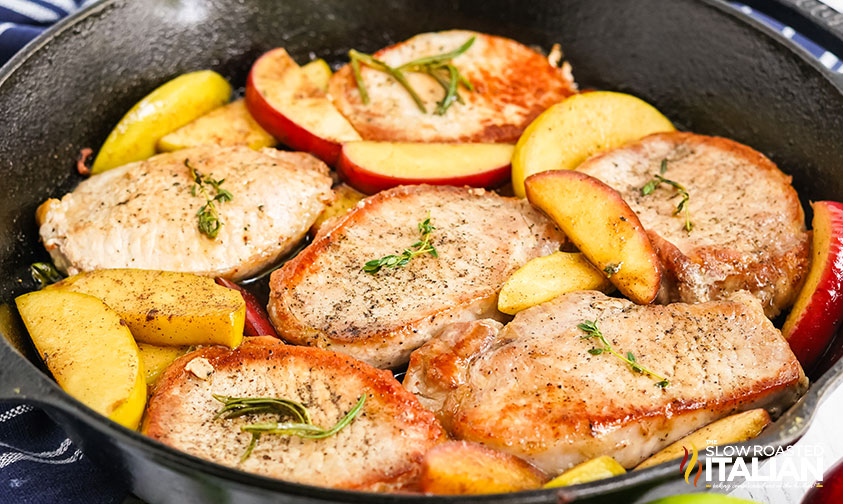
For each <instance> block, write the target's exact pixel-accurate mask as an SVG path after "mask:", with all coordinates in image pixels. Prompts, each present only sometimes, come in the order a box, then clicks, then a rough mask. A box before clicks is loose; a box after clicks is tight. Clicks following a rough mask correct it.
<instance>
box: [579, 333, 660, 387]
mask: <svg viewBox="0 0 843 504" xmlns="http://www.w3.org/2000/svg"><path fill="white" fill-rule="evenodd" d="M577 329H579V330H580V331H583V332H584V333H585V335H584V336H580V339H592V338H594V339H596V340H598V341H599V342H600V344H601V345H602V346H600V347H596V348H591V349H589V350H588V353H590V354H591V355H600V354H602V353H604V352H608V353H610V354H612V355H614V356H615V357H617V358H618V359H620V360H622V361H624V362H626V363H627V364H628V365H629V367H630V368H631V369H632V370H633V371H634V372H636V373H641V374H646V375H647V376H649V377H650V378H653V379H655V380H658V382H656V387H659V388H665V387H667V386H668V385H670V382H669V381H668V380H667V378H665V377H663V376H661V375H657V374H656V373H654V372H652V371H650V370H649V369H647V368H645V367H644V366H642V365H641V364H639V363H638V361H637V360H636V359H635V355H634V354H633V353H632V352H627V353H626V355H621V354H620V353H618V352H616V351H615V350H614V349H613V348H612V345H611V344H610V343H609V340H607V339H606V337H605V336H603V333H602V332H600V329H599V328H598V327H597V321H596V320H586V321H585V322H583V323H581V324H577Z"/></svg>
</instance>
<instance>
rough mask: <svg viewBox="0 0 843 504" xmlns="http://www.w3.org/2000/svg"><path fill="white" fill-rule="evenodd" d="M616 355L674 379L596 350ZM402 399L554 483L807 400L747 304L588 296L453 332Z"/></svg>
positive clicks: (409, 379)
mask: <svg viewBox="0 0 843 504" xmlns="http://www.w3.org/2000/svg"><path fill="white" fill-rule="evenodd" d="M587 320H590V321H596V324H597V326H598V329H599V330H600V331H601V332H602V334H603V335H604V336H605V337H606V339H607V340H608V341H609V343H610V344H611V345H612V348H613V349H614V350H616V351H617V352H619V353H621V354H622V355H626V353H627V352H632V354H633V355H634V357H635V358H636V360H637V362H638V363H639V364H640V365H642V366H644V367H646V368H648V369H649V370H651V371H653V372H654V373H657V374H660V375H662V376H663V377H665V378H667V380H668V381H669V384H668V385H667V387H666V388H660V387H659V386H657V385H656V384H657V381H658V379H654V378H653V377H651V376H648V375H646V374H640V373H637V372H634V371H633V370H632V369H631V367H630V366H629V365H628V364H627V363H625V362H624V361H623V360H621V359H619V358H617V357H615V356H614V355H612V354H610V353H608V352H603V353H602V354H600V355H592V354H590V353H589V350H590V349H593V348H599V347H601V346H602V345H601V344H600V343H599V342H598V341H596V340H594V339H583V336H586V333H585V332H584V331H582V330H580V329H579V328H577V325H578V324H580V323H583V322H585V321H587ZM404 386H405V387H406V388H407V389H408V390H410V391H411V392H413V393H415V394H416V395H417V396H418V397H419V399H420V400H421V402H422V404H423V405H424V406H425V407H427V408H429V409H431V410H432V411H434V412H435V413H436V415H437V417H438V418H439V419H440V421H441V422H442V424H443V426H444V427H445V429H446V430H448V431H449V433H450V434H451V435H452V436H454V437H455V438H457V439H465V440H469V441H476V442H480V443H483V444H485V445H487V446H490V447H492V448H497V449H499V450H502V451H506V452H509V453H512V454H514V455H518V456H521V457H523V458H525V459H527V460H529V461H531V462H533V463H534V464H536V465H537V466H538V467H539V468H541V469H543V470H544V471H546V472H548V473H550V474H557V473H559V472H561V471H563V470H565V469H567V468H568V467H570V466H572V465H574V464H577V463H579V462H582V461H584V460H587V459H590V458H593V457H598V456H601V455H611V456H612V457H614V458H615V459H616V460H617V461H618V462H620V463H621V464H622V465H623V466H625V467H633V466H635V465H636V464H638V463H639V462H641V461H642V460H644V459H645V458H646V457H648V456H649V455H651V454H652V453H654V452H656V451H657V450H659V449H660V448H663V447H665V446H667V445H668V444H670V443H672V442H673V441H676V440H677V439H679V438H681V437H683V436H685V435H686V434H688V433H689V432H691V431H694V430H696V429H698V428H699V427H702V426H703V425H706V424H708V423H710V422H712V421H714V420H717V419H719V418H721V417H724V416H726V415H729V414H731V413H735V412H738V411H743V410H747V409H752V408H759V407H764V408H768V409H773V410H774V411H773V412H774V413H775V412H776V411H775V410H776V409H778V408H786V407H787V406H789V405H790V404H792V403H793V402H794V401H795V400H796V399H797V398H798V397H799V396H800V395H801V394H802V393H803V392H804V390H805V388H806V387H807V380H806V379H805V375H804V373H803V372H802V368H801V367H800V365H799V362H798V361H797V360H796V357H794V355H793V352H791V351H790V347H788V344H787V342H786V341H785V339H784V338H783V337H782V335H781V333H779V331H778V330H777V329H776V328H775V327H773V324H772V323H771V322H770V320H769V319H767V317H766V316H764V311H763V310H762V308H761V303H760V302H759V301H758V300H757V299H756V298H754V297H753V296H752V295H750V294H749V293H746V292H738V293H735V294H732V295H731V296H730V297H729V298H728V300H725V301H716V302H708V303H700V304H694V305H688V304H683V303H677V304H671V305H667V306H659V305H648V306H640V305H635V304H633V303H632V302H630V301H627V300H625V299H617V298H612V297H608V296H606V295H604V294H601V293H599V292H595V291H578V292H572V293H569V294H564V295H562V296H559V297H557V298H556V299H554V300H552V301H550V302H547V303H544V304H541V305H538V306H534V307H532V308H529V309H527V310H524V311H522V312H519V313H518V315H516V316H515V318H514V319H513V320H512V322H510V323H509V324H507V325H506V326H504V327H502V326H501V325H500V323H498V322H496V321H493V320H480V321H474V322H468V323H460V324H454V325H452V326H450V327H448V328H447V329H445V330H444V331H443V332H442V333H441V334H440V335H439V336H438V337H436V338H434V339H433V340H431V341H430V342H428V343H427V344H426V345H424V346H423V347H421V348H420V349H418V350H416V351H415V352H414V353H413V355H412V357H411V359H410V367H409V369H408V371H407V376H406V378H405V379H404Z"/></svg>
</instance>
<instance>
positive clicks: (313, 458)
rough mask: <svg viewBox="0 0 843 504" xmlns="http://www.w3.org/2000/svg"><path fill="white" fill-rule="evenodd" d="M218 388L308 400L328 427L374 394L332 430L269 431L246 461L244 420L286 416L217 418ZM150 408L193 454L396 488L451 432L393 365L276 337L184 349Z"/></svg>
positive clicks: (306, 479) (170, 440)
mask: <svg viewBox="0 0 843 504" xmlns="http://www.w3.org/2000/svg"><path fill="white" fill-rule="evenodd" d="M267 340H270V342H269V343H266V341H267ZM272 340H274V341H275V342H276V343H272V342H271V341H272ZM212 394H219V395H223V396H230V397H272V398H283V399H289V400H294V401H298V402H300V403H302V404H303V405H304V406H305V407H306V408H307V410H308V413H309V414H310V416H311V419H312V422H313V424H314V425H318V426H321V427H323V428H330V427H331V426H333V425H334V424H335V423H336V422H337V421H338V420H339V419H341V418H342V417H343V416H345V415H346V413H348V412H349V411H350V410H351V409H352V408H353V407H354V406H355V404H356V403H357V401H358V399H359V398H360V396H361V395H363V394H366V400H365V402H364V404H363V409H362V410H361V411H360V412H359V413H358V414H357V415H356V416H355V417H354V419H353V420H352V421H351V423H350V424H348V425H347V426H346V427H344V428H343V429H342V430H340V431H339V432H338V433H336V434H334V435H332V436H329V437H326V438H324V439H304V438H300V437H296V436H285V435H280V434H263V435H262V436H261V437H260V439H259V440H258V442H257V444H256V445H255V448H254V451H253V452H252V454H251V455H250V456H249V457H248V458H247V459H245V460H244V461H243V462H240V458H241V457H242V456H243V454H244V452H245V450H246V448H247V446H248V444H249V441H250V439H251V435H250V434H248V433H244V432H241V430H240V427H241V426H243V425H245V424H249V423H257V422H278V421H279V417H278V416H277V415H272V414H253V415H244V416H241V417H238V418H232V419H225V418H218V419H216V420H215V419H214V415H215V414H216V412H217V411H218V410H219V409H220V408H221V407H222V404H221V403H220V402H219V401H217V400H216V399H214V398H213V396H212ZM146 415H147V416H146V420H145V422H144V432H145V433H146V434H147V435H148V436H150V437H152V438H153V439H156V440H158V441H161V442H162V443H165V444H168V445H170V446H172V447H174V448H178V449H179V450H183V451H185V452H187V453H190V454H191V455H195V456H197V457H201V458H204V459H207V460H211V461H213V462H216V463H219V464H223V465H227V466H231V467H236V468H238V469H242V470H244V471H249V472H254V473H258V474H262V475H265V476H271V477H274V478H279V479H283V480H287V481H293V482H296V483H305V484H309V485H320V486H327V487H335V488H346V489H357V490H370V491H394V490H400V489H402V488H404V487H405V486H406V485H408V484H411V483H413V482H414V480H415V479H416V477H417V476H418V473H419V471H420V468H421V462H422V458H423V456H424V454H425V452H427V450H428V449H429V448H430V447H432V446H433V445H434V444H436V443H438V442H439V441H441V440H442V438H443V433H442V429H441V427H440V426H439V423H438V422H437V421H436V419H435V418H434V417H433V414H432V413H430V412H429V411H427V410H425V409H424V408H422V407H421V405H420V404H419V402H418V401H417V400H416V398H415V397H413V395H412V394H410V393H409V392H407V391H406V390H404V389H403V388H402V387H401V385H400V384H399V383H398V382H397V381H396V380H395V378H393V377H392V374H391V373H390V372H389V371H380V370H377V369H374V368H372V367H371V366H369V365H367V364H364V363H362V362H359V361H357V360H355V359H352V358H351V357H348V356H345V355H341V354H337V353H334V352H328V351H325V350H321V349H318V348H308V347H294V346H288V345H284V344H282V343H280V342H279V341H278V340H276V339H274V338H266V337H264V338H259V339H258V341H256V342H253V341H249V340H247V342H246V343H244V344H243V345H242V346H240V347H239V348H237V349H234V350H229V349H227V348H221V347H208V348H203V349H201V350H197V351H196V352H193V353H190V354H188V355H185V356H183V357H181V358H180V359H179V360H177V361H176V362H175V363H173V365H171V366H170V367H169V368H168V369H167V370H166V371H165V372H164V375H163V376H162V377H161V379H160V381H159V382H158V385H157V387H156V389H155V392H154V393H153V395H152V397H151V399H150V400H149V407H148V409H147V414H146ZM285 421H289V420H285Z"/></svg>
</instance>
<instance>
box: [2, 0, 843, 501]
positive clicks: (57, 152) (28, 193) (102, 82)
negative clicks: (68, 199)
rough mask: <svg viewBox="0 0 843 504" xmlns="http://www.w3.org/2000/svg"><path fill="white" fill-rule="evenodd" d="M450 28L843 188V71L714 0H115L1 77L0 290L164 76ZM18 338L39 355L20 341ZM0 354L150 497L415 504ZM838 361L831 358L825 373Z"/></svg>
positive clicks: (7, 297)
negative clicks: (518, 44) (120, 123)
mask: <svg viewBox="0 0 843 504" xmlns="http://www.w3.org/2000/svg"><path fill="white" fill-rule="evenodd" d="M447 28H469V29H476V30H480V31H486V32H491V33H495V34H500V35H505V36H510V37H513V38H515V39H517V40H520V41H522V42H525V43H528V44H538V45H541V46H543V47H545V48H547V47H549V46H550V45H551V44H552V43H554V42H559V43H561V44H562V47H563V49H564V51H565V56H566V58H567V59H568V60H569V61H570V62H571V63H572V65H573V68H574V75H575V77H576V79H577V81H578V83H579V84H580V86H581V87H583V88H591V87H593V88H603V89H614V90H621V91H626V92H630V93H633V94H635V95H637V96H640V97H642V98H644V99H645V100H647V101H649V102H651V103H653V104H654V105H655V106H656V107H658V108H659V109H660V110H662V111H663V112H665V113H666V114H667V115H668V117H670V119H671V120H673V121H675V122H676V123H677V124H678V125H680V126H681V127H682V128H686V129H691V130H694V131H696V132H699V133H706V134H717V135H724V136H727V137H731V138H734V139H736V140H738V141H741V142H744V143H747V144H749V145H751V146H753V147H755V148H756V149H758V150H760V151H762V152H764V153H766V154H767V155H769V156H770V157H772V158H773V160H774V161H776V162H777V163H778V164H779V166H780V167H781V168H782V169H783V170H784V171H785V172H786V173H789V174H791V175H793V177H794V185H795V187H796V188H797V190H798V191H799V193H800V195H801V196H802V198H803V204H805V203H807V201H808V200H809V199H810V200H817V199H836V200H841V199H843V173H841V168H840V167H839V166H838V162H839V160H840V159H843V94H841V87H840V83H837V84H835V83H834V82H833V81H831V80H829V78H828V76H827V75H825V74H823V72H822V71H821V70H820V69H819V66H818V65H816V64H815V63H813V62H810V61H809V60H808V59H807V58H806V57H804V56H802V55H801V54H797V53H795V52H794V51H793V50H792V49H790V48H788V47H785V46H783V45H782V44H781V43H780V42H778V41H777V40H776V39H777V37H776V36H774V35H771V33H772V32H771V31H769V30H765V29H763V28H760V26H759V25H758V24H757V23H753V22H749V21H745V20H743V19H741V16H740V15H738V14H735V13H733V12H732V11H731V10H729V9H728V8H724V7H722V6H718V5H717V3H716V2H715V1H714V0H711V1H703V0H636V1H635V2H632V1H629V2H623V3H621V2H617V1H613V0H564V1H562V0H558V1H550V0H548V1H536V2H524V1H518V0H481V1H473V0H409V1H402V0H366V1H363V0H356V1H353V2H349V1H347V0H297V1H289V2H279V1H273V0H253V1H249V2H248V3H246V2H234V1H223V0H180V1H179V0H112V1H106V2H104V4H102V5H98V6H95V7H93V8H92V9H90V10H89V11H87V13H85V14H82V15H79V16H75V18H74V20H71V21H70V22H66V23H63V24H62V25H60V26H59V27H57V28H55V29H53V30H52V31H51V36H50V37H48V38H46V39H45V40H44V41H42V42H40V43H39V44H38V45H37V46H36V47H34V48H30V50H29V51H26V53H25V54H22V55H19V56H18V57H16V58H15V59H14V60H13V62H12V63H11V64H10V65H9V66H7V67H6V68H5V69H4V71H3V72H2V73H0V117H2V118H3V124H4V126H5V127H4V128H3V139H2V141H0V173H2V176H3V188H4V191H3V198H2V199H0V271H2V273H3V275H2V277H0V302H9V301H11V299H12V298H13V296H14V295H16V294H19V293H21V292H23V291H26V290H29V289H30V288H31V285H29V278H28V274H27V271H26V268H27V266H28V265H29V264H30V263H31V262H33V261H35V260H39V259H44V258H46V254H45V253H44V252H43V250H42V248H41V247H40V245H39V244H38V243H37V236H36V230H35V224H34V210H35V207H36V206H37V205H38V204H39V203H40V202H41V201H43V200H44V199H45V198H47V197H49V196H58V195H61V194H63V193H64V192H66V191H67V190H69V189H71V188H72V187H73V186H74V185H75V184H76V183H78V181H79V177H78V176H77V175H76V174H75V170H74V168H73V166H74V157H75V155H76V153H77V152H78V150H79V149H80V148H82V147H87V146H98V145H100V144H101V142H102V141H103V140H104V138H105V136H106V135H107V134H108V131H109V130H110V128H111V126H112V125H113V124H114V123H116V121H117V120H118V119H119V118H120V117H121V116H122V114H123V113H124V112H125V111H126V110H127V109H128V108H129V107H130V106H131V105H132V104H133V103H134V102H135V101H137V100H138V99H139V98H140V97H142V96H143V95H145V94H146V93H147V92H148V91H149V90H150V89H152V88H154V87H155V86H156V85H158V84H160V83H161V82H163V81H166V80H167V79H169V78H171V77H173V76H175V75H177V74H179V73H182V72H185V71H190V70H195V69H200V68H208V67H210V68H214V69H216V70H218V71H220V72H221V73H223V74H224V75H226V76H227V77H229V78H230V79H231V80H232V82H234V83H235V85H236V84H242V83H243V81H244V78H245V73H246V71H247V70H248V68H249V65H250V64H251V62H252V61H253V60H254V59H255V58H256V56H258V55H259V54H260V53H261V52H263V51H265V50H267V49H270V48H272V47H275V46H284V47H286V48H287V49H288V50H289V51H290V53H291V54H292V55H293V56H294V57H295V58H297V59H298V60H299V61H301V62H304V61H306V60H308V59H309V57H310V54H311V53H312V54H315V55H319V56H320V57H325V58H326V59H328V60H329V61H331V62H333V63H340V62H342V61H343V59H344V54H345V52H346V51H347V49H349V48H350V47H352V46H353V47H355V48H358V49H362V50H366V51H370V50H374V49H377V48H379V47H382V46H384V45H386V44H387V43H390V42H393V41H397V40H401V39H404V38H407V37H409V36H411V35H414V34H416V33H419V32H424V31H429V30H439V29H447ZM806 208H807V206H806ZM0 327H2V326H0ZM8 333H9V331H4V335H5V336H7V337H9V334H8ZM20 348H21V349H22V350H23V351H24V353H28V357H29V358H32V354H31V353H29V352H27V346H26V344H24V345H22V346H20ZM0 360H2V364H0V397H5V396H8V395H9V394H10V391H12V390H14V389H15V388H21V387H22V388H23V392H22V395H23V396H24V397H29V398H32V399H36V400H40V401H42V402H44V403H47V404H48V405H51V406H52V407H53V409H52V414H53V415H54V416H56V417H57V418H58V419H59V420H60V421H61V422H62V423H64V424H65V425H66V426H67V427H68V430H69V432H70V434H71V436H72V437H73V438H74V440H75V441H77V442H78V443H80V444H81V446H82V448H83V449H84V450H85V451H86V453H87V454H89V455H90V456H91V457H92V458H95V459H97V460H99V461H101V462H103V463H104V465H106V466H107V467H110V468H112V469H113V470H114V471H115V472H116V473H117V475H118V476H119V477H122V478H125V479H126V480H127V481H129V482H130V483H131V484H132V487H133V489H134V491H135V492H136V493H137V494H139V495H141V496H142V497H144V498H146V499H148V500H150V501H151V502H168V501H172V502H209V501H214V502H217V501H218V502H223V501H228V500H229V499H234V498H236V499H237V501H238V502H263V501H264V500H267V499H269V498H270V497H271V496H272V495H273V493H275V492H283V493H287V494H288V495H291V496H292V495H296V496H297V497H295V499H296V501H300V502H311V501H313V499H339V500H344V501H361V500H362V501H364V502H373V501H375V500H378V501H383V502H398V501H405V500H407V497H401V498H397V497H390V496H382V497H377V498H375V497H374V496H361V494H351V493H346V492H336V491H329V490H321V489H312V488H308V487H302V486H299V485H292V484H287V483H283V482H278V481H273V480H268V479H266V478H260V477H257V476H252V475H245V474H242V473H238V472H236V471H231V470H227V469H223V468H219V467H217V466H214V465H212V464H208V463H206V462H203V461H199V460H197V459H193V458H191V457H188V456H184V455H181V454H177V453H175V452H174V451H172V450H167V449H163V448H159V447H156V446H155V444H154V443H152V442H150V441H147V440H145V439H143V438H142V437H141V436H140V435H137V434H134V433H131V432H129V431H126V430H125V429H122V428H119V427H117V426H114V425H111V424H110V423H108V422H106V421H105V420H103V419H101V418H99V417H98V416H96V415H95V414H93V413H92V412H91V411H90V410H88V409H87V408H85V407H83V406H81V405H80V404H78V403H76V402H75V401H72V400H69V399H68V398H67V396H65V395H64V394H63V393H61V392H59V391H58V389H57V387H56V386H55V385H53V384H52V383H51V382H49V381H47V380H45V379H44V378H43V376H38V377H35V378H33V376H34V375H31V374H30V373H32V370H33V369H34V368H33V367H32V366H31V365H29V364H28V363H26V362H25V361H23V360H22V359H20V358H18V357H17V355H16V354H14V353H12V352H11V351H10V350H9V349H8V347H7V346H6V345H5V344H4V342H0ZM841 370H843V368H841V367H840V366H837V367H835V368H834V369H833V370H832V371H831V373H837V374H840V371H841ZM826 378H829V377H826ZM820 385H822V383H821V384H820ZM819 392H820V390H819V389H818V387H817V386H816V385H815V386H814V387H813V389H812V391H811V393H810V394H809V397H807V398H806V400H805V401H803V403H802V404H801V406H800V408H801V409H800V410H799V411H797V412H796V413H793V414H791V415H789V416H786V417H785V418H784V420H783V421H780V422H779V423H778V424H777V427H776V428H775V429H774V430H773V431H771V432H770V433H768V434H767V435H765V437H764V439H765V440H768V441H769V442H771V443H783V442H790V441H793V439H794V437H798V436H799V435H801V432H802V431H800V429H791V428H790V427H792V425H789V424H787V422H791V421H792V417H794V416H805V415H806V414H810V413H811V412H812V411H813V409H814V407H815V406H816V402H817V401H816V399H817V397H818V395H819ZM802 429H804V426H803V427H802ZM674 474H675V468H674V467H673V466H672V465H671V467H670V468H666V467H664V468H656V469H655V470H652V471H647V472H642V473H636V474H634V475H630V476H628V477H627V478H626V479H624V480H621V481H620V482H618V481H615V482H607V483H596V484H592V485H588V486H586V487H583V488H582V489H580V490H575V491H573V493H571V494H569V495H571V496H572V497H573V496H576V495H595V494H599V493H604V492H606V491H610V490H612V489H616V488H621V487H627V486H631V485H639V484H644V485H645V486H646V485H647V484H652V483H654V482H657V481H659V480H663V479H665V478H667V477H668V475H669V476H670V477H673V475H674ZM619 485H620V486H619ZM275 495H276V496H277V495H278V494H275ZM510 497H511V496H510ZM499 498H500V497H498V498H496V497H477V498H473V499H470V500H471V501H476V502H481V501H482V502H488V501H490V500H495V499H499ZM555 499H556V496H555V495H554V494H553V493H552V492H531V493H526V494H520V495H519V497H518V501H521V502H553V501H555ZM447 500H456V499H447ZM624 500H628V501H630V502H631V501H632V498H631V497H627V498H625V499H624ZM463 501H468V499H463ZM508 501H509V502H513V501H514V500H512V499H511V498H510V499H509V500H508Z"/></svg>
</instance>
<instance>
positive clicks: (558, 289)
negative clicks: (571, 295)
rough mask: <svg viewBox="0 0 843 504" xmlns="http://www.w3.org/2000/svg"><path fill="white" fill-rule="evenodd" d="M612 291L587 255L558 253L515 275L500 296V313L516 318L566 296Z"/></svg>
mask: <svg viewBox="0 0 843 504" xmlns="http://www.w3.org/2000/svg"><path fill="white" fill-rule="evenodd" d="M611 289H612V283H611V282H609V279H608V278H606V275H605V274H604V273H603V272H601V271H600V270H598V269H597V268H595V267H594V265H592V264H591V263H590V262H588V259H586V258H585V256H584V255H582V254H580V253H576V252H556V253H554V254H550V255H549V256H544V257H537V258H535V259H533V260H531V261H530V262H528V263H527V264H525V265H524V266H521V268H519V269H518V271H516V272H515V273H513V274H512V276H511V277H509V279H508V280H507V281H506V283H505V284H503V287H502V288H501V292H500V294H498V310H499V311H501V312H503V313H507V314H509V315H515V314H516V313H518V312H520V311H521V310H526V309H527V308H530V307H531V306H536V305H539V304H542V303H545V302H547V301H550V300H551V299H553V298H555V297H556V296H561V295H562V294H565V293H566V292H573V291H578V290H599V291H602V292H608V291H610V290H611Z"/></svg>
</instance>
